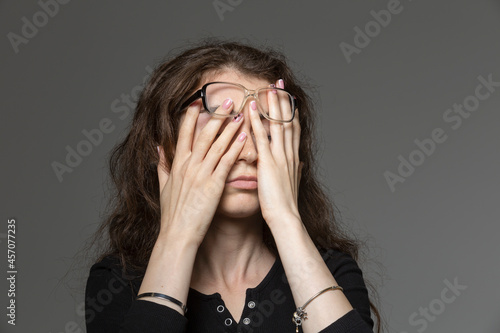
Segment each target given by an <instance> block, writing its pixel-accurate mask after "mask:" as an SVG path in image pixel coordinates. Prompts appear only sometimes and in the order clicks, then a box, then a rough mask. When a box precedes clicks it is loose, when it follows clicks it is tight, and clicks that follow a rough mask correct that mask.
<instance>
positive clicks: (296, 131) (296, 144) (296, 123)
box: [292, 109, 301, 163]
mask: <svg viewBox="0 0 500 333" xmlns="http://www.w3.org/2000/svg"><path fill="white" fill-rule="evenodd" d="M292 127H293V156H294V159H295V162H296V163H299V160H300V156H299V148H300V133H301V128H300V120H299V109H296V110H295V116H294V118H293V121H292Z"/></svg>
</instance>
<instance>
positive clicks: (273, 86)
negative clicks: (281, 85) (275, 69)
mask: <svg viewBox="0 0 500 333" xmlns="http://www.w3.org/2000/svg"><path fill="white" fill-rule="evenodd" d="M270 87H271V88H275V87H276V86H275V85H274V84H271V85H270ZM271 91H272V92H273V93H275V94H277V91H276V90H271Z"/></svg>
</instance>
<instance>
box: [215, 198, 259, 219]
mask: <svg viewBox="0 0 500 333" xmlns="http://www.w3.org/2000/svg"><path fill="white" fill-rule="evenodd" d="M215 215H223V216H227V217H231V218H248V217H252V216H256V217H258V216H260V204H259V198H258V196H257V194H256V192H255V193H234V194H230V195H229V194H226V193H223V194H222V197H221V200H220V202H219V206H218V207H217V211H216V213H215Z"/></svg>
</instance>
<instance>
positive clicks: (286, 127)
mask: <svg viewBox="0 0 500 333" xmlns="http://www.w3.org/2000/svg"><path fill="white" fill-rule="evenodd" d="M277 86H278V88H281V89H285V83H284V81H283V80H282V79H279V80H278V82H277ZM280 109H281V113H282V115H283V119H289V118H291V117H292V109H291V107H290V95H288V93H286V92H285V91H280ZM283 142H284V146H285V155H286V158H287V161H293V160H294V151H293V124H292V122H287V123H283ZM289 170H290V172H293V171H294V170H295V168H289Z"/></svg>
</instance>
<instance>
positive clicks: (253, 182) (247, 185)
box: [226, 175, 257, 190]
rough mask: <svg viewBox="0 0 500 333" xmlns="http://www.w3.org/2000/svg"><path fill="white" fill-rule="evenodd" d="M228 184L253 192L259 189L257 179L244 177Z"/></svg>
mask: <svg viewBox="0 0 500 333" xmlns="http://www.w3.org/2000/svg"><path fill="white" fill-rule="evenodd" d="M226 184H228V186H231V187H235V188H239V189H244V190H253V189H256V188H257V177H255V176H247V175H242V176H238V177H236V178H233V179H230V180H228V181H227V182H226Z"/></svg>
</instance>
